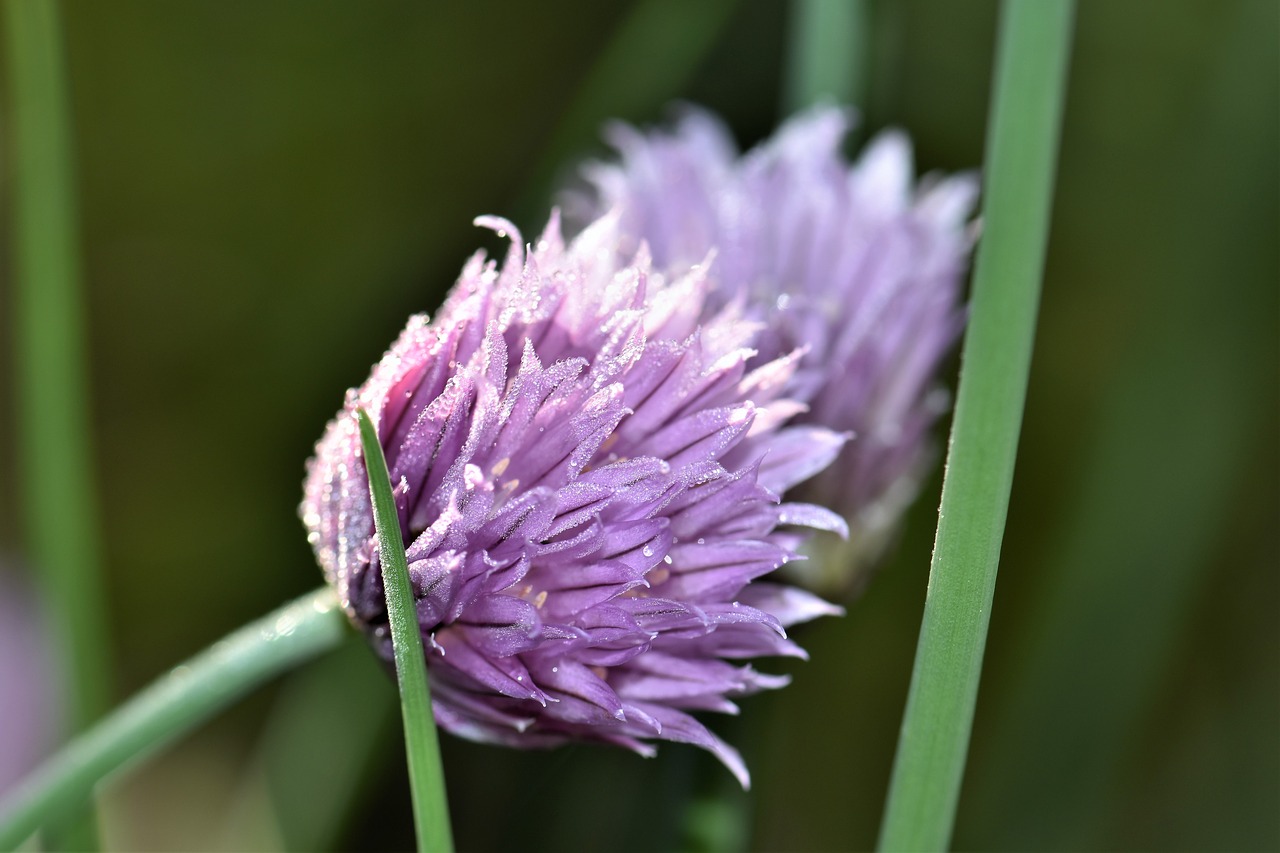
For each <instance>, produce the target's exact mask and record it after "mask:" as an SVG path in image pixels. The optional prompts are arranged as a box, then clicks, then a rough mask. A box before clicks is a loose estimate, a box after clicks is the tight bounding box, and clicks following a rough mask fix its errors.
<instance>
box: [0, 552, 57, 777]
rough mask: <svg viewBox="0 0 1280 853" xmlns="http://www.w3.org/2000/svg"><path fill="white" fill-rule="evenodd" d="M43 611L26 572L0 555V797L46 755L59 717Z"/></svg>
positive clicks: (50, 651)
mask: <svg viewBox="0 0 1280 853" xmlns="http://www.w3.org/2000/svg"><path fill="white" fill-rule="evenodd" d="M43 611H44V608H43V606H42V605H41V603H40V599H39V598H38V597H37V595H36V593H35V591H34V590H33V589H32V588H31V586H30V584H29V583H28V582H27V579H26V578H25V576H24V575H22V574H19V573H18V572H17V571H16V570H15V567H14V566H13V564H12V563H11V562H9V561H7V560H4V559H2V558H0V685H3V687H4V689H3V690H0V797H3V796H4V795H5V794H6V793H7V792H8V791H9V790H10V789H11V788H12V787H13V785H14V784H15V783H16V782H18V781H19V780H20V779H22V777H23V776H24V775H26V774H27V773H28V772H30V771H31V770H32V769H33V768H34V767H35V766H36V764H37V763H38V762H39V761H40V760H41V759H42V758H44V757H46V755H48V753H49V751H50V750H51V748H52V747H53V745H54V741H55V739H56V737H57V734H58V726H59V723H60V722H61V720H60V716H61V714H60V707H59V702H58V698H57V675H56V673H57V669H56V666H57V661H56V658H55V655H54V650H53V648H52V637H51V635H50V632H49V630H48V625H47V624H46V621H45V618H44V612H43Z"/></svg>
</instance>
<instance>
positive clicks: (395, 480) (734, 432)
mask: <svg viewBox="0 0 1280 853" xmlns="http://www.w3.org/2000/svg"><path fill="white" fill-rule="evenodd" d="M478 222H480V223H481V224H486V225H488V226H490V227H492V228H495V229H496V230H498V231H499V233H500V234H502V233H510V234H511V235H512V239H513V247H512V249H511V250H510V252H509V254H508V256H507V259H506V262H505V264H504V265H502V266H501V267H499V266H497V265H496V264H495V263H494V262H492V261H487V260H486V259H485V258H484V257H483V255H480V254H478V255H476V256H475V257H473V258H472V259H471V260H470V261H469V262H468V264H467V265H466V267H465V269H464V270H463V273H462V276H461V278H460V279H459V281H458V283H457V285H456V286H455V287H454V289H453V291H452V293H451V295H450V297H449V298H448V300H447V301H446V303H445V305H444V307H443V309H442V310H441V311H440V313H439V314H438V315H437V316H436V318H435V319H434V321H428V319H427V318H426V317H423V316H419V317H415V318H413V319H412V320H411V321H410V322H409V325H408V327H407V328H406V329H405V331H404V332H403V333H402V335H401V336H400V338H399V340H398V341H397V342H396V343H395V344H394V346H393V347H392V348H391V350H390V351H389V352H388V353H387V354H386V356H385V357H384V358H383V359H382V361H381V362H380V363H379V364H378V365H377V366H376V367H375V368H374V370H373V374H372V375H371V376H370V378H369V380H368V381H367V382H366V383H365V384H364V385H363V386H362V387H361V388H359V389H358V390H353V391H352V392H350V393H349V394H348V397H347V401H346V406H345V408H344V409H343V411H342V412H340V413H339V415H338V416H337V418H336V419H335V420H334V421H333V422H331V423H330V425H329V428H328V430H327V432H326V434H325V436H324V437H323V438H322V440H321V441H320V443H319V444H318V445H317V448H316V456H315V457H314V458H313V459H312V460H311V462H310V463H309V466H308V476H307V481H306V486H305V497H304V501H303V506H302V514H303V519H304V522H305V524H306V526H307V529H308V531H309V539H310V541H311V543H312V545H313V547H314V548H315V551H316V554H317V557H318V559H319V562H320V564H321V565H322V567H323V568H324V571H325V573H326V575H327V577H328V579H329V580H330V582H332V583H333V584H334V585H335V586H336V587H337V589H338V591H339V594H340V597H341V599H342V602H343V606H344V607H345V608H346V609H347V611H348V613H349V614H350V616H351V617H352V619H353V620H354V621H355V622H356V624H358V625H359V626H361V627H362V628H363V629H364V630H365V631H366V632H367V633H368V634H369V635H370V637H371V638H372V640H373V642H374V645H375V647H376V648H377V649H378V650H379V652H380V653H381V655H382V656H383V657H384V658H386V659H388V660H390V659H391V655H392V653H391V644H390V637H389V633H388V628H387V614H386V603H385V598H384V592H383V586H382V579H381V573H380V570H379V563H378V554H377V550H376V549H377V545H376V540H375V538H374V526H373V518H372V514H371V509H370V503H369V496H368V485H367V479H366V475H365V471H364V467H363V461H362V459H361V456H360V452H359V438H358V435H357V428H356V422H355V418H354V412H355V410H356V408H357V407H364V408H365V409H366V410H367V411H368V413H369V415H370V417H371V418H372V420H373V421H374V423H375V424H376V425H377V428H378V435H379V438H380V440H381V443H382V446H383V448H384V451H385V453H386V457H387V466H388V469H389V471H390V474H391V481H392V484H393V486H394V487H395V497H396V507H397V509H398V511H399V518H400V524H401V527H402V530H403V533H404V541H405V545H406V547H407V556H408V562H409V574H410V578H411V582H412V586H413V592H414V597H415V599H416V606H417V616H418V621H419V625H420V626H421V632H422V636H423V639H424V642H425V644H426V647H427V652H428V654H427V665H428V669H429V671H430V675H431V680H432V697H433V703H434V712H435V717H436V720H437V721H438V722H439V724H440V725H441V726H443V727H444V728H445V729H447V730H449V731H452V732H454V733H455V734H459V735H462V736H464V737H468V738H472V739H475V740H480V741H487V742H494V743H502V744H509V745H513V746H521V747H536V746H551V745H556V744H559V743H563V742H565V741H569V740H594V741H601V742H607V743H613V744H619V745H622V746H625V747H628V748H631V749H633V750H636V751H637V752H641V753H645V754H649V753H651V752H652V746H651V745H650V744H648V743H647V742H648V741H651V740H654V739H662V740H670V741H683V742H688V743H693V744H697V745H698V746H701V747H704V748H706V749H708V750H710V751H712V752H713V753H714V754H715V755H717V756H718V757H719V758H720V759H721V760H722V761H723V762H724V763H725V764H726V765H727V766H728V767H729V768H730V769H731V770H732V771H733V772H734V773H735V774H736V775H737V776H738V778H739V779H740V780H741V782H742V784H743V785H744V786H745V785H747V784H748V776H747V771H746V768H745V767H744V766H743V763H742V760H741V758H740V757H739V756H738V754H737V753H736V752H735V751H734V750H733V749H732V748H731V747H730V746H728V745H727V744H725V743H723V742H722V741H721V740H720V739H719V738H717V737H716V736H715V735H713V734H712V733H711V732H710V731H708V730H707V729H706V728H705V727H704V726H703V725H702V724H701V723H699V722H698V721H697V720H695V719H694V718H693V717H692V716H690V715H689V714H688V713H687V712H689V711H701V710H706V711H721V712H729V713H733V712H735V711H736V707H735V705H734V703H733V699H734V698H735V697H738V696H742V695H747V694H750V693H754V692H756V691H759V690H762V689H767V688H773V687H778V686H781V685H782V684H784V683H785V681H786V679H785V678H783V677H779V676H773V675H766V674H763V673H760V672H757V671H756V670H755V669H753V668H752V667H751V666H750V665H741V664H735V663H732V662H731V661H738V660H741V659H746V658H752V657H756V656H761V655H791V656H803V651H802V650H801V649H800V648H799V647H797V646H796V645H795V644H794V643H793V642H791V641H790V640H789V639H787V636H786V633H785V630H784V628H785V627H786V626H788V625H791V624H793V623H796V622H800V621H804V620H806V619H810V618H813V617H816V616H819V615H822V614H829V613H833V612H838V608H834V607H832V606H831V605H829V604H827V603H825V602H823V601H821V600H820V599H818V598H816V597H815V596H813V595H810V594H808V593H805V592H803V591H801V590H798V589H793V588H789V587H785V586H780V585H775V584H769V583H766V582H762V581H760V580H758V578H760V577H762V576H764V575H766V574H768V573H769V572H771V571H773V570H774V569H776V568H777V567H779V566H780V565H782V564H783V563H785V562H787V561H789V560H791V559H793V558H794V557H795V556H796V554H795V549H796V547H797V546H798V545H799V544H800V542H801V540H802V539H803V538H804V535H805V534H804V533H803V532H802V530H801V529H800V528H805V527H807V528H818V529H827V530H834V531H837V532H841V533H843V532H844V523H843V521H842V520H841V519H840V518H839V517H838V516H836V515H834V514H833V513H831V512H829V511H827V510H825V509H822V508H821V507H818V506H814V505H809V504H796V503H780V502H779V496H781V495H782V494H783V493H784V492H786V491H787V490H788V489H790V488H791V487H792V486H794V485H796V484H797V483H798V482H800V481H802V480H805V479H807V478H808V477H810V476H811V475H813V474H815V473H817V472H819V471H820V470H822V469H823V468H824V467H825V466H826V465H827V464H828V463H829V462H830V461H831V460H832V459H833V458H834V457H835V455H836V454H837V453H838V451H839V449H840V447H841V446H842V444H843V443H844V438H843V437H842V436H840V435H838V434H836V433H834V432H832V431H831V430H828V429H826V428H825V427H822V426H817V425H787V423H786V422H787V421H788V419H790V418H791V417H792V416H793V415H794V413H795V412H796V411H797V409H798V408H800V407H799V406H798V404H797V403H796V402H795V401H794V400H793V399H791V398H790V397H789V396H788V394H789V390H788V389H791V388H793V387H794V386H795V380H794V374H795V371H796V369H797V365H798V364H799V357H798V355H797V354H789V353H778V354H777V355H776V356H773V357H769V358H760V357H757V356H756V350H755V349H754V347H756V346H757V345H758V341H759V339H760V337H761V334H762V332H763V331H764V330H763V329H762V327H761V326H760V325H759V324H758V323H756V322H753V321H751V320H750V319H747V318H745V317H744V316H743V315H742V313H741V312H740V311H739V310H738V308H737V307H736V306H733V305H729V304H722V305H720V306H718V307H717V306H711V305H707V304H705V303H706V300H707V298H708V297H709V295H710V284H709V283H710V279H709V277H708V275H709V272H708V271H709V269H712V268H713V267H712V266H711V265H709V264H707V263H698V264H692V265H689V266H688V267H686V268H685V269H684V270H683V271H682V272H679V273H678V274H675V275H672V274H668V273H664V272H659V271H657V270H656V269H655V268H654V267H653V265H652V264H651V263H650V260H649V257H648V255H647V253H646V251H645V250H644V249H643V248H639V249H638V250H637V252H636V254H635V256H634V257H630V258H627V259H626V260H625V261H624V260H622V259H621V258H622V256H620V255H619V254H618V252H617V250H616V245H617V241H618V240H619V239H620V233H619V231H618V225H619V223H618V220H617V219H616V217H605V218H603V219H602V220H600V221H599V222H597V223H595V224H594V225H593V226H591V227H589V228H587V229H586V230H585V231H584V232H583V233H582V234H580V235H579V236H578V237H577V238H576V239H575V240H573V241H572V243H570V244H569V245H565V243H564V241H563V240H562V238H561V236H560V229H559V224H558V221H557V219H556V218H555V217H553V219H552V222H551V224H550V225H549V226H548V227H547V230H546V231H545V233H544V234H543V235H542V237H541V238H540V239H539V240H538V241H537V242H536V244H535V245H534V246H532V247H530V249H529V251H528V253H527V254H526V253H525V251H524V248H523V245H522V240H521V238H520V235H519V234H518V233H517V232H516V230H515V229H514V227H512V226H511V225H510V224H509V223H506V222H504V221H502V220H496V219H484V220H478ZM699 260H700V261H701V260H704V259H699ZM715 263H719V261H716V262H715ZM749 362H750V363H751V365H752V366H751V367H750V368H748V363H749Z"/></svg>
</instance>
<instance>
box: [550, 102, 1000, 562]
mask: <svg viewBox="0 0 1280 853" xmlns="http://www.w3.org/2000/svg"><path fill="white" fill-rule="evenodd" d="M848 125H849V121H848V118H847V116H846V114H845V113H844V112H842V111H841V110H838V109H835V108H831V107H825V108H817V109H814V110H811V111H809V112H806V113H804V114H802V115H799V116H797V117H795V118H793V119H792V120H791V121H789V122H787V123H786V124H785V125H784V126H783V127H782V128H781V129H780V130H779V131H778V133H777V134H776V135H775V136H774V138H773V139H771V140H769V141H768V142H766V143H764V144H763V145H761V146H760V147H758V148H756V149H754V150H752V151H750V152H748V153H747V154H745V155H743V156H741V157H739V156H738V153H737V150H736V148H735V147H734V143H733V141H732V137H731V136H730V135H729V133H728V132H727V131H726V129H725V128H724V127H723V126H722V125H721V124H720V122H719V121H717V120H716V119H715V118H714V117H712V116H710V115H709V114H707V113H705V112H699V111H690V112H688V113H686V114H685V115H684V116H683V118H682V119H681V120H680V121H679V122H678V123H677V124H676V125H675V128H674V129H673V130H672V131H670V132H662V131H657V132H652V133H647V134H646V133H641V132H639V131H637V130H635V129H633V128H631V127H628V126H625V125H615V126H613V127H612V128H610V132H609V136H610V140H611V142H612V143H613V145H614V146H615V147H616V148H617V150H618V151H619V153H620V155H621V159H620V162H618V163H615V164H594V165H592V166H589V167H588V169H587V177H588V178H589V180H590V181H591V182H592V184H593V185H594V187H595V193H594V195H592V196H591V197H576V198H571V199H570V207H569V210H570V212H571V213H573V214H575V218H577V217H582V218H584V219H586V220H590V219H594V218H595V217H597V216H599V215H601V213H603V212H604V211H613V212H614V215H616V216H618V217H619V218H620V222H621V225H620V228H621V231H622V232H623V234H624V235H625V239H624V240H621V241H619V244H618V248H619V251H620V252H621V253H623V255H624V256H625V255H626V254H628V253H630V252H633V251H635V250H636V247H638V246H639V245H640V244H641V243H642V242H644V243H647V245H648V246H649V247H650V250H651V252H652V255H653V261H654V264H655V266H657V267H659V268H664V267H666V266H668V265H670V266H673V267H676V268H679V267H682V266H684V265H687V264H691V263H697V262H698V261H699V260H700V259H702V258H703V257H705V256H706V255H707V253H708V252H709V251H712V250H715V251H716V252H717V255H716V258H717V260H716V264H715V268H714V271H713V272H712V273H711V277H712V279H713V281H712V287H713V290H712V292H711V293H709V294H708V295H707V297H706V306H707V310H709V311H716V310H719V309H720V308H721V307H722V306H724V305H726V304H741V305H743V306H744V307H743V309H742V310H743V314H744V316H745V317H746V318H747V319H754V320H760V321H762V322H764V321H767V322H768V324H769V327H768V329H767V331H765V332H764V333H763V334H762V335H761V336H760V339H759V340H758V341H757V343H756V348H757V349H758V350H759V354H758V355H757V357H756V358H757V359H759V360H760V361H768V360H770V359H775V358H777V357H779V356H781V355H784V354H786V353H788V352H792V351H795V350H802V351H803V356H802V357H801V359H800V365H799V367H798V369H796V370H795V371H794V372H793V373H792V376H791V378H790V380H789V382H788V385H787V389H786V392H787V394H788V396H790V397H791V398H792V399H794V400H797V401H799V402H801V403H805V404H807V405H808V407H809V408H808V410H807V411H802V412H799V413H798V414H797V416H796V422H800V423H810V424H819V425H821V426H823V427H827V428H830V429H832V430H835V431H837V432H839V433H849V434H852V436H853V440H852V441H851V442H849V445H848V447H847V448H846V449H845V450H844V452H843V453H842V454H841V457H840V459H839V461H838V463H837V464H836V465H834V466H832V467H831V468H829V469H828V470H827V471H826V472H825V474H824V475H823V476H822V477H820V478H819V479H818V480H817V481H816V482H815V483H814V484H813V487H812V488H810V489H809V490H808V494H810V495H811V496H815V499H817V500H821V501H822V502H824V503H830V504H831V505H832V506H835V507H837V508H838V509H839V510H840V512H841V513H842V514H844V515H845V516H846V517H847V518H848V519H849V520H850V521H851V522H852V524H851V527H852V531H853V532H852V534H851V537H850V545H851V546H852V550H853V552H854V553H853V554H852V555H849V554H845V555H844V560H847V559H848V557H849V556H853V558H854V560H855V561H856V562H868V561H870V560H873V559H874V558H875V557H876V556H877V555H878V553H879V551H880V550H881V548H882V545H883V542H884V540H885V539H886V538H887V537H886V534H888V533H890V532H892V530H893V529H894V528H895V527H896V522H897V519H898V517H899V516H900V514H901V511H902V509H903V508H905V506H906V505H907V504H908V503H909V502H910V501H911V500H912V499H913V498H914V496H915V493H916V490H917V487H918V480H919V477H920V475H921V472H922V469H923V468H924V467H925V465H926V463H927V462H928V461H929V460H930V458H931V457H932V448H931V445H930V443H929V442H928V440H927V439H928V435H927V434H928V431H929V428H930V427H931V425H932V424H933V422H934V421H935V420H936V418H937V417H938V416H939V415H940V414H941V413H943V412H945V411H946V409H947V407H948V405H949V399H948V397H947V395H946V393H945V391H943V390H942V388H941V386H940V385H939V384H938V383H937V381H936V380H935V374H936V372H937V369H938V366H939V363H940V362H941V361H942V360H943V359H944V358H945V357H946V355H947V354H948V353H949V352H950V350H951V347H952V346H953V344H954V343H955V341H956V338H957V337H958V335H959V333H960V330H961V328H962V326H963V322H964V313H965V312H964V309H963V307H962V299H963V276H964V273H965V270H966V268H967V265H968V256H969V251H970V249H971V246H972V239H973V238H972V229H970V228H968V227H967V226H966V223H967V220H968V218H969V216H970V213H971V211H972V208H973V203H974V199H975V196H976V193H977V181H976V179H975V177H974V176H972V175H958V176H954V177H950V178H941V179H938V178H926V179H925V181H923V182H922V183H921V184H920V186H919V187H916V186H914V185H913V182H912V177H913V167H912V158H911V148H910V143H909V142H908V140H907V138H906V137H905V136H904V135H902V134H901V133H897V132H887V133H883V134H881V135H880V136H879V137H877V138H876V139H875V140H873V141H872V142H871V143H870V145H869V146H868V147H867V149H866V151H865V152H864V153H863V154H862V157H861V159H860V160H859V161H858V162H857V163H855V164H853V165H852V166H850V165H848V164H847V163H846V162H845V161H844V158H843V157H842V156H841V154H840V145H841V141H842V139H843V138H844V136H845V133H846V131H847V129H848ZM842 562H843V561H842Z"/></svg>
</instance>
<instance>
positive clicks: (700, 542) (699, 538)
mask: <svg viewBox="0 0 1280 853" xmlns="http://www.w3.org/2000/svg"><path fill="white" fill-rule="evenodd" d="M698 544H699V545H706V544H707V540H705V539H703V538H702V537H701V536H699V537H698Z"/></svg>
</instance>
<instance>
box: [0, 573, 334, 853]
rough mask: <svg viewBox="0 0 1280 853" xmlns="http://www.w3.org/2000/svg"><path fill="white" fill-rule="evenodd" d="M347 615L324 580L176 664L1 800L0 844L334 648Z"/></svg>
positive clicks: (14, 841)
mask: <svg viewBox="0 0 1280 853" xmlns="http://www.w3.org/2000/svg"><path fill="white" fill-rule="evenodd" d="M346 635H347V628H346V620H345V619H344V618H343V614H342V610H341V608H339V607H338V602H337V599H336V597H335V595H334V592H333V590H332V589H331V588H329V587H327V586H326V587H323V588H322V589H320V590H318V591H316V592H313V593H309V594H308V595H305V596H303V597H302V598H299V599H297V600H296V601H293V602H291V603H289V604H287V605H285V606H284V607H282V608H280V609H279V610H276V611H275V612H273V613H269V614H267V615H266V616H265V617H263V618H262V619H259V620H258V621H257V622H253V623H250V624H249V625H246V626H245V627H243V628H241V629H240V630H238V631H236V632H235V633H233V634H231V635H230V636H228V637H226V638H225V639H223V640H222V641H221V642H219V643H217V644H215V645H213V646H211V647H210V648H209V649H208V650H206V651H204V652H202V653H201V654H199V655H197V656H196V657H194V658H192V659H191V660H189V661H188V662H187V663H185V664H183V665H181V666H178V667H175V668H174V669H173V670H172V671H170V672H169V673H168V674H167V675H165V676H163V677H162V678H160V679H159V680H158V681H156V682H154V683H153V684H152V685H151V686H150V687H148V688H147V689H145V690H143V691H142V692H141V693H139V694H138V695H137V696H135V697H134V698H133V699H131V700H129V701H128V702H126V703H125V704H123V705H121V706H120V707H119V708H118V709H116V710H115V711H114V712H113V713H111V714H110V715H109V716H107V717H106V718H105V719H103V720H102V722H100V723H98V724H97V725H96V726H94V727H93V728H92V729H90V730H89V731H87V732H85V733H84V734H83V735H81V736H80V737H79V738H77V739H76V740H74V741H72V742H71V743H70V744H68V745H67V747H66V748H65V749H63V750H62V751H61V752H59V753H58V754H57V755H55V756H54V757H53V758H52V759H51V760H50V761H49V762H48V763H46V764H45V765H44V766H43V767H41V768H40V769H39V770H38V771H37V772H36V773H35V774H34V775H33V776H31V777H30V778H29V779H28V780H27V781H26V782H25V783H24V784H23V785H21V786H20V787H19V788H18V789H17V790H16V791H14V792H13V794H12V795H11V796H10V798H8V799H6V800H5V801H4V802H3V803H0V850H12V849H14V848H15V847H17V845H18V844H20V843H22V841H23V840H24V839H26V838H27V837H28V836H29V835H31V834H32V833H33V832H35V831H36V830H37V829H39V828H40V826H41V825H42V824H43V823H44V821H45V820H47V819H48V818H49V816H50V815H56V814H59V813H64V812H65V811H66V810H67V809H69V808H72V807H74V806H75V804H76V803H77V802H80V801H82V800H84V798H86V797H88V796H89V794H90V793H91V792H92V791H93V788H94V786H95V785H97V784H98V782H99V781H101V780H102V779H103V778H105V777H106V776H108V775H109V774H111V773H113V772H114V771H116V770H119V769H120V768H122V767H124V766H126V765H131V764H136V763H137V762H139V761H141V760H142V759H143V758H144V757H146V756H148V755H150V754H152V753H154V752H156V751H158V750H159V749H160V747H161V746H163V745H165V744H167V743H168V742H169V741H171V740H173V739H174V738H176V737H178V736H179V735H181V734H183V733H184V732H187V731H189V730H191V729H192V728H194V727H195V726H197V725H198V724H199V723H201V722H203V721H204V720H206V719H208V718H209V717H210V716H212V715H213V714H214V712H216V711H218V710H220V709H221V708H224V707H226V706H227V705H229V704H231V703H232V702H233V701H235V700H236V699H238V698H239V697H240V696H242V695H244V694H245V693H247V692H248V691H249V690H251V689H252V688H254V687H256V686H257V685H259V684H261V683H262V682H264V681H266V680H267V679H269V678H271V677H272V676H274V675H277V674H279V673H281V672H284V671H285V670H287V669H290V668H292V667H294V666H296V665H298V664H300V663H302V662H303V661H306V660H309V659H311V658H313V657H315V656H316V655H318V654H320V653H321V652H324V651H326V650H328V649H331V648H334V647H335V646H337V645H338V644H339V642H341V640H342V638H343V637H344V636H346Z"/></svg>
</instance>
